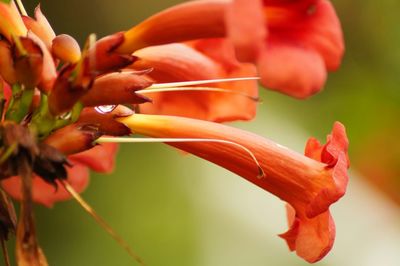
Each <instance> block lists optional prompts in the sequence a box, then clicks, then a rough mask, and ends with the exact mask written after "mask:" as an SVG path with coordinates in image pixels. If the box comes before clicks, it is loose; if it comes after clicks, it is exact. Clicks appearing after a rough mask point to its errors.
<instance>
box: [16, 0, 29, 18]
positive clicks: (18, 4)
mask: <svg viewBox="0 0 400 266" xmlns="http://www.w3.org/2000/svg"><path fill="white" fill-rule="evenodd" d="M16 2H17V6H18V9H19V12H20V13H21V15H23V16H28V13H27V12H26V10H25V7H24V5H23V4H22V0H16Z"/></svg>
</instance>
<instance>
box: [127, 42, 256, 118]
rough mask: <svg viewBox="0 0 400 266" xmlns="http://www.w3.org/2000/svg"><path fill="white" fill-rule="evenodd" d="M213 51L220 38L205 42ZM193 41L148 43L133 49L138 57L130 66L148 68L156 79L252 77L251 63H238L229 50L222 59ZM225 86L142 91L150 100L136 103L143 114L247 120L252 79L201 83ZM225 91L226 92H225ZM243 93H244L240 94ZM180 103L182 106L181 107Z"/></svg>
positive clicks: (253, 86)
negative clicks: (215, 89)
mask: <svg viewBox="0 0 400 266" xmlns="http://www.w3.org/2000/svg"><path fill="white" fill-rule="evenodd" d="M208 44H209V46H210V50H211V49H212V50H213V51H215V53H218V52H219V51H223V44H224V43H223V42H222V41H220V40H215V42H214V43H211V42H208ZM199 46H200V45H198V43H197V42H193V43H191V44H190V46H189V45H186V44H181V43H175V44H167V45H159V46H151V47H147V48H144V49H141V50H138V51H137V52H135V53H134V55H136V56H137V57H138V58H139V59H138V61H136V62H135V63H134V64H133V65H132V67H134V68H137V69H150V68H151V69H152V71H151V72H149V73H148V74H147V76H148V77H149V78H151V79H152V80H154V81H155V82H157V83H168V82H181V81H198V80H213V79H221V78H222V79H226V78H241V77H244V78H246V77H255V76H256V75H257V74H256V69H255V67H254V66H253V65H252V64H249V63H239V62H238V61H237V60H236V58H235V57H234V55H233V53H232V54H231V55H227V56H226V57H227V58H226V62H223V61H222V60H220V59H214V58H213V56H212V54H210V51H208V50H206V49H204V50H197V48H198V47H199ZM205 87H206V89H207V87H208V88H210V87H211V88H221V89H226V90H227V92H225V93H221V92H210V91H189V92H185V93H182V92H179V91H177V92H167V93H165V92H164V93H151V94H146V96H148V97H149V98H151V99H152V101H151V102H150V103H146V104H143V105H141V106H140V112H141V113H146V114H165V115H178V116H184V117H190V118H197V119H203V120H210V121H217V122H226V121H233V120H250V119H252V118H253V117H254V116H255V113H256V107H257V101H256V100H255V99H257V96H258V86H257V81H256V80H240V81H237V82H236V81H235V82H225V83H224V82H219V83H212V84H211V83H210V84H206V85H205ZM228 92H229V93H228ZM244 96H247V97H244ZM182 106H184V108H182Z"/></svg>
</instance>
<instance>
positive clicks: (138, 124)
mask: <svg viewBox="0 0 400 266" xmlns="http://www.w3.org/2000/svg"><path fill="white" fill-rule="evenodd" d="M118 121H120V122H122V123H124V124H125V125H126V126H127V127H129V128H131V130H132V132H134V133H138V134H142V135H146V136H151V137H154V138H179V139H185V138H188V139H193V138H196V139H198V138H201V139H204V142H191V141H190V140H188V141H187V142H177V143H175V142H171V143H170V144H169V145H171V146H174V147H177V148H179V149H182V150H184V151H187V152H189V153H192V154H194V155H197V156H199V157H201V158H204V159H206V160H208V161H210V162H213V163H215V164H217V165H220V166H222V167H224V168H226V169H228V170H230V171H232V172H234V173H236V174H238V175H240V176H242V177H244V178H246V179H247V180H248V181H250V182H252V183H254V184H256V185H257V186H259V187H261V188H263V189H265V190H267V191H269V192H271V193H273V194H275V195H276V196H278V197H279V198H281V199H282V200H284V201H286V202H288V204H289V205H290V206H291V207H289V212H288V218H289V223H290V229H289V231H288V232H286V233H284V234H282V235H281V237H282V238H284V239H285V240H286V242H287V243H288V246H289V248H290V249H291V250H296V252H297V254H298V255H299V256H300V257H302V258H304V259H305V260H307V261H309V262H315V261H318V260H320V259H321V258H322V257H324V256H325V255H326V254H327V252H328V251H329V250H330V249H331V247H332V245H333V241H334V238H335V225H334V222H333V219H332V217H331V215H330V213H329V206H330V205H331V204H332V203H334V202H335V201H337V200H338V199H339V198H340V197H342V196H343V194H344V193H345V190H346V186H347V181H348V176H347V168H348V166H349V163H348V159H347V146H348V141H347V137H346V133H345V129H344V126H343V125H342V124H340V123H335V125H334V127H333V131H332V134H331V135H329V136H328V140H327V143H326V144H325V145H323V146H321V145H320V144H319V142H318V141H317V140H315V139H313V138H311V139H310V140H309V141H308V143H307V146H306V151H305V154H306V156H303V155H301V154H298V153H296V152H294V151H291V150H289V149H287V148H286V147H283V146H281V145H278V144H276V143H274V142H272V141H270V140H267V139H265V138H262V137H260V136H257V135H255V134H252V133H249V132H246V131H243V130H240V129H235V128H231V127H228V126H225V125H221V124H215V123H211V122H206V121H201V120H195V119H188V118H181V117H174V116H156V115H140V114H135V115H132V116H129V117H125V118H121V119H118ZM216 139H217V140H221V141H228V142H232V143H235V144H237V145H229V144H227V143H216V142H211V141H207V140H216ZM240 146H242V147H245V148H247V149H248V150H249V151H251V153H252V154H254V157H255V159H256V161H255V159H254V158H252V157H251V156H249V154H246V153H244V152H243V149H241V148H240ZM259 168H261V169H262V171H263V173H264V176H261V177H260V176H259V173H260V171H259V170H260V169H259Z"/></svg>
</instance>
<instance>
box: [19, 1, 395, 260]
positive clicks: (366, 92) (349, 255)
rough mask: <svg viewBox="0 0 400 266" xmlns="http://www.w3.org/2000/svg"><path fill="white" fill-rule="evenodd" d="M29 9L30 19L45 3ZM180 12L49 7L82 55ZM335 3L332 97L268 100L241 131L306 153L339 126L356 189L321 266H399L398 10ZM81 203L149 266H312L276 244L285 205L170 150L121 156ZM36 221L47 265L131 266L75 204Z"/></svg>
mask: <svg viewBox="0 0 400 266" xmlns="http://www.w3.org/2000/svg"><path fill="white" fill-rule="evenodd" d="M24 2H25V5H26V8H27V9H28V11H29V12H32V10H33V8H34V6H35V5H37V4H38V3H39V2H38V1H36V0H29V1H28V0H26V1H24ZM179 2H182V1H177V0H175V1H172V0H142V1H134V0H113V1H110V0H86V1H81V0H57V1H54V0H53V1H50V0H43V1H41V7H42V10H43V12H44V13H45V15H46V16H47V17H48V19H49V21H50V22H51V24H52V25H53V28H54V30H55V31H56V33H57V34H61V33H68V34H70V35H72V36H75V37H76V38H77V39H78V40H79V41H80V42H81V43H82V42H83V41H84V39H85V38H86V36H88V35H89V34H90V33H93V32H94V33H97V34H98V36H99V37H101V36H104V35H107V34H111V33H113V32H116V31H121V30H125V29H128V28H129V27H131V26H132V25H135V24H137V23H138V22H140V21H141V20H143V19H144V18H146V17H148V16H150V15H151V14H153V13H155V12H157V11H160V10H163V9H164V8H166V7H168V6H171V5H173V4H176V3H179ZM332 2H333V3H334V4H335V6H336V9H337V13H338V15H339V17H340V19H341V21H342V26H343V30H344V33H345V38H346V47H347V52H346V55H345V58H344V62H343V65H342V67H341V68H340V70H339V71H337V72H336V73H333V74H331V75H330V76H329V81H328V83H327V86H326V88H325V90H324V91H323V92H321V93H320V94H318V95H316V96H315V97H312V98H311V99H309V100H306V101H298V100H294V99H291V98H289V97H286V96H283V95H279V94H277V93H274V92H269V91H265V90H262V93H261V96H262V99H263V103H262V104H261V105H260V106H259V113H258V117H257V119H256V120H255V121H252V122H251V123H236V124H235V126H238V127H242V128H246V129H248V130H251V131H253V132H256V133H258V134H260V135H263V136H265V137H268V138H271V139H273V140H275V141H277V142H279V143H281V144H283V145H286V146H289V147H290V148H292V149H295V150H297V151H299V152H302V151H303V146H304V143H305V141H306V139H307V138H308V137H309V136H311V135H313V136H316V137H318V138H320V139H321V140H324V138H325V136H326V134H327V133H328V132H330V130H331V126H332V124H333V122H334V121H336V120H339V121H341V122H343V123H344V124H345V125H346V127H347V131H348V135H349V138H350V143H351V147H350V156H351V161H352V167H351V181H350V184H349V188H348V192H347V195H346V196H345V197H344V198H343V199H342V200H341V201H339V202H338V203H337V204H335V205H334V206H332V208H331V210H332V213H333V216H334V218H335V221H336V224H337V238H336V243H335V246H334V248H333V250H332V251H331V253H330V254H329V255H328V256H327V257H326V258H325V259H324V260H323V261H322V262H319V263H317V264H316V265H321V266H322V265H340V266H347V265H349V266H350V265H363V266H369V265H371V266H375V265H381V266H392V265H393V266H395V265H400V209H399V205H398V204H399V203H400V142H399V140H398V139H399V135H400V125H399V117H400V88H399V85H400V47H399V44H400V27H399V25H400V16H399V15H400V13H399V10H400V2H399V1H397V0H382V1H374V0H353V1H346V0H336V1H332ZM31 14H32V13H31ZM83 196H84V197H85V198H86V199H87V201H89V202H90V203H91V204H92V205H93V206H94V208H95V209H96V210H97V212H98V213H99V214H100V215H102V216H103V217H104V218H105V219H106V220H107V221H108V222H109V223H110V224H111V225H112V227H113V228H114V229H115V230H116V231H117V232H119V233H120V234H121V235H122V236H123V237H124V238H125V239H126V240H127V242H129V243H130V244H131V246H132V247H133V248H134V250H135V251H136V252H137V253H138V254H140V256H141V257H142V258H143V259H144V260H145V262H146V263H147V265H154V266H156V265H162V266H169V265H174V266H178V265H184V266H203V265H204V266H242V265H249V266H261V265H274V266H275V265H276V266H279V265H307V263H305V262H303V261H302V260H301V259H299V258H298V257H296V256H295V255H294V254H293V253H289V251H288V249H287V246H286V244H285V243H284V242H283V241H282V240H281V239H279V238H278V237H277V236H276V235H277V234H278V233H282V232H284V231H285V230H286V228H287V226H286V219H285V212H284V203H283V202H281V201H280V200H279V199H277V198H275V197H274V196H273V195H270V194H268V193H266V192H264V191H262V190H261V189H259V188H257V187H255V186H253V185H252V184H250V183H248V182H246V181H244V180H242V179H241V178H240V177H238V176H235V175H233V174H231V173H229V172H227V171H225V170H223V169H220V168H218V167H216V166H214V165H211V164H209V163H207V162H204V161H202V160H200V159H198V158H195V157H194V156H187V155H186V156H185V155H182V154H181V153H179V152H177V151H176V150H173V149H171V148H169V147H167V146H165V145H163V144H126V145H122V146H121V149H120V153H119V155H118V160H117V167H116V170H115V172H114V173H113V174H112V175H99V174H95V173H93V175H92V180H91V184H90V186H89V188H88V189H87V191H86V192H84V193H83ZM36 219H37V222H38V231H39V239H40V243H41V245H42V247H43V248H44V250H45V252H46V254H47V257H48V260H49V262H50V265H57V266H70V265H74V266H81V265H82V266H83V265H99V266H103V265H118V266H119V265H135V263H134V262H132V260H131V259H130V257H129V256H128V255H127V254H126V253H125V252H124V251H123V250H122V249H121V248H120V247H119V246H118V245H117V244H116V243H115V242H114V241H113V240H112V239H111V238H110V237H109V236H108V235H107V234H106V233H105V232H104V231H103V230H102V229H101V228H100V227H99V226H98V225H97V224H96V223H95V222H94V221H93V220H92V219H91V218H90V217H89V215H87V214H86V213H84V212H83V210H82V209H81V208H80V207H79V206H78V205H77V204H76V203H75V202H74V201H70V202H65V203H59V204H57V205H56V206H55V207H54V208H53V209H47V208H44V207H40V206H38V207H37V208H36ZM11 245H12V243H11Z"/></svg>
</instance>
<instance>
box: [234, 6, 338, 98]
mask: <svg viewBox="0 0 400 266" xmlns="http://www.w3.org/2000/svg"><path fill="white" fill-rule="evenodd" d="M226 23H227V33H228V37H229V38H230V39H231V40H232V42H233V44H234V46H235V48H236V53H237V55H238V57H239V59H241V60H243V61H250V62H254V63H256V64H257V66H258V70H259V74H260V76H261V82H262V84H263V85H264V86H266V87H267V88H270V89H273V90H277V91H280V92H283V93H285V94H288V95H290V96H294V97H297V98H307V97H309V96H311V95H312V94H314V93H316V92H318V91H319V90H320V89H321V88H322V86H323V85H324V83H325V80H326V72H327V71H328V70H329V71H332V70H335V69H337V68H338V66H339V64H340V61H341V58H342V56H343V51H344V43H343V36H342V31H341V27H340V22H339V19H338V18H337V16H336V14H335V10H334V8H333V6H332V4H331V3H330V2H329V1H327V0H299V1H282V0H264V1H261V0H251V1H248V0H234V1H233V3H232V5H230V6H229V8H228V11H227V17H226Z"/></svg>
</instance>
